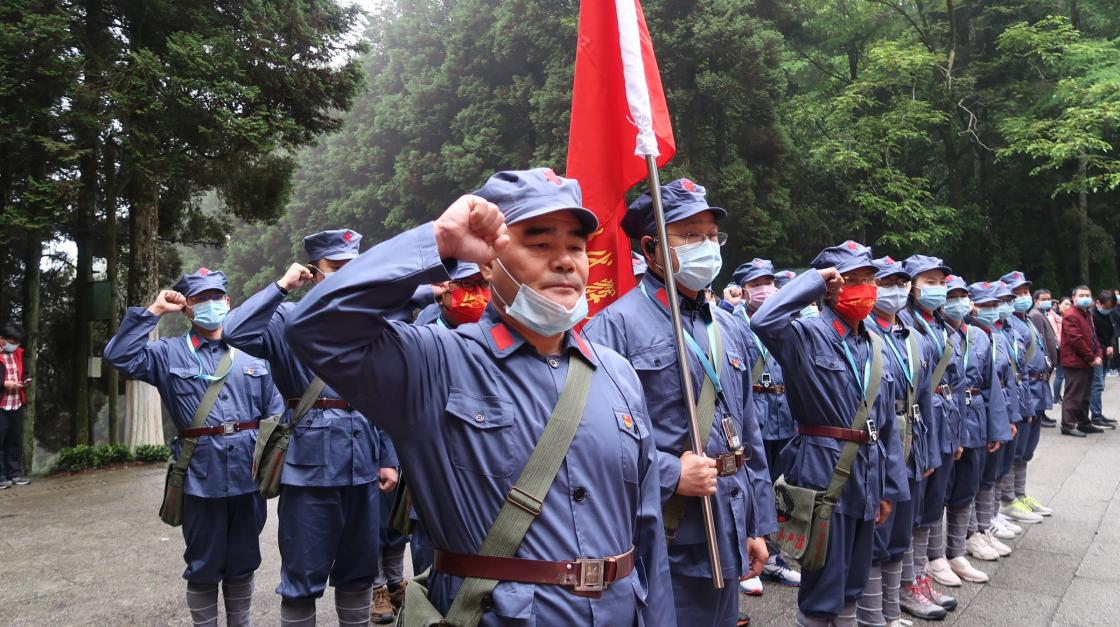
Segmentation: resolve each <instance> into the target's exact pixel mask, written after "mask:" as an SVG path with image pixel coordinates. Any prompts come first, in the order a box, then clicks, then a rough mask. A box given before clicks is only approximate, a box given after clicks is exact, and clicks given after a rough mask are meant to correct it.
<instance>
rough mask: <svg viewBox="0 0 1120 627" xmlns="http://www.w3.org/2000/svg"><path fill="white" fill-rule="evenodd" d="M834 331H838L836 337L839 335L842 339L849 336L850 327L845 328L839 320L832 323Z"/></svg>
mask: <svg viewBox="0 0 1120 627" xmlns="http://www.w3.org/2000/svg"><path fill="white" fill-rule="evenodd" d="M832 329H833V330H834V331H836V335H839V336H840V337H841V338H842V337H844V336H846V335H847V334H848V327H847V326H845V325H844V323H843V322H840V319H839V318H837V319H835V320H833V321H832Z"/></svg>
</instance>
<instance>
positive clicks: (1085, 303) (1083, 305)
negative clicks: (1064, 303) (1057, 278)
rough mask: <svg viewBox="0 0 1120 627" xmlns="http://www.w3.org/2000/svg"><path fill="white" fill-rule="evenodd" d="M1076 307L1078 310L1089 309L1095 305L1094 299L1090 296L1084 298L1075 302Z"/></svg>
mask: <svg viewBox="0 0 1120 627" xmlns="http://www.w3.org/2000/svg"><path fill="white" fill-rule="evenodd" d="M1073 304H1074V306H1076V307H1077V308H1078V309H1088V308H1089V306H1090V305H1092V304H1093V299H1092V298H1091V297H1089V296H1082V297H1081V298H1078V299H1076V300H1074V301H1073Z"/></svg>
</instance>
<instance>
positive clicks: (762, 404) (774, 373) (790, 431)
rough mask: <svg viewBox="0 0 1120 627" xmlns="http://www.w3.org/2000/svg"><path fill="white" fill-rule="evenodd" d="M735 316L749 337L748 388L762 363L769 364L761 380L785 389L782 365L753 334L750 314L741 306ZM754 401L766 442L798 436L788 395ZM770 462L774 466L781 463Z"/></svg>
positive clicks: (763, 397) (759, 395)
mask: <svg viewBox="0 0 1120 627" xmlns="http://www.w3.org/2000/svg"><path fill="white" fill-rule="evenodd" d="M732 315H733V316H734V317H735V318H736V320H738V321H740V322H742V324H743V329H744V330H745V333H746V339H747V355H748V357H747V378H748V382H747V383H748V385H750V384H751V381H750V380H749V379H750V376H751V374H752V373H753V371H754V367H755V364H757V363H758V360H760V359H763V360H765V361H766V365H765V366H764V367H763V369H762V376H763V377H765V376H766V375H767V374H769V375H770V385H772V386H778V385H785V378H784V376H783V375H782V365H781V364H779V363H778V360H777V359H774V355H773V353H771V352H770V349H768V348H766V345H764V344H763V343H762V340H760V339H758V335H756V334H755V332H754V331H752V330H751V319H750V316H749V315H748V314H747V308H746V307H745V306H743V305H741V304H740V305H736V306H735V310H734V313H733V314H732ZM753 397H754V415H755V419H756V420H757V421H758V425H759V427H761V428H762V439H763V440H788V439H790V438H792V437H793V436H795V435H797V427H796V425H794V424H793V416H791V415H790V413H789V402H787V401H786V395H785V394H754V395H753ZM767 461H768V462H769V463H771V464H775V463H777V461H778V460H776V459H771V460H767Z"/></svg>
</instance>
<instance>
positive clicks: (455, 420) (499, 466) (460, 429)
mask: <svg viewBox="0 0 1120 627" xmlns="http://www.w3.org/2000/svg"><path fill="white" fill-rule="evenodd" d="M444 410H445V412H446V414H447V427H446V428H447V438H448V444H449V445H450V449H451V451H450V456H451V463H452V464H454V465H455V467H456V468H458V469H460V470H466V471H469V472H476V473H478V474H481V475H486V476H489V477H508V476H510V475H512V474H513V463H514V455H513V451H511V450H510V447H511V445H512V443H513V437H512V433H511V432H512V428H511V427H512V426H513V409H512V407H511V406H510V403H509V401H507V400H504V399H502V398H501V397H498V396H487V395H481V394H475V393H473V392H468V391H466V390H463V389H461V388H451V393H450V394H449V395H448V397H447V405H446V406H445V408H444Z"/></svg>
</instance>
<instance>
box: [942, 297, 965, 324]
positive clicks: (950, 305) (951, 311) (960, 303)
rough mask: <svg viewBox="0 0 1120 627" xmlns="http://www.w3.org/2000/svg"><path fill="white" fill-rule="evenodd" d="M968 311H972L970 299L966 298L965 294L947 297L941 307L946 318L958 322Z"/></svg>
mask: <svg viewBox="0 0 1120 627" xmlns="http://www.w3.org/2000/svg"><path fill="white" fill-rule="evenodd" d="M970 311H972V301H970V300H968V297H967V296H959V297H957V298H950V299H947V300H946V301H945V306H944V307H943V308H942V309H941V312H942V313H944V314H945V317H946V318H948V319H950V320H955V321H958V322H959V321H961V320H964V317H965V316H967V315H968V312H970Z"/></svg>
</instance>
